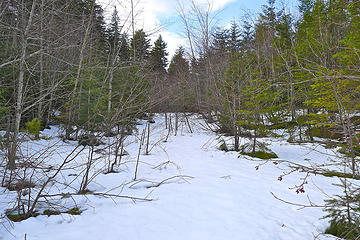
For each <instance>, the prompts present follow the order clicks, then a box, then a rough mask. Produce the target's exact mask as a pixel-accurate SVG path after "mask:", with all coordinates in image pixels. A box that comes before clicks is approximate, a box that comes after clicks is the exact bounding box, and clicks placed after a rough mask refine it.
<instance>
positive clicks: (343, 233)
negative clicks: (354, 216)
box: [325, 219, 360, 240]
mask: <svg viewBox="0 0 360 240" xmlns="http://www.w3.org/2000/svg"><path fill="white" fill-rule="evenodd" d="M325 233H326V234H331V235H334V236H336V237H339V238H344V239H348V240H355V239H359V236H360V226H359V224H354V223H348V222H346V221H345V220H343V219H341V220H332V221H331V222H330V227H328V228H327V229H326V231H325Z"/></svg>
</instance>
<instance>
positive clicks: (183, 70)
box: [169, 46, 190, 77]
mask: <svg viewBox="0 0 360 240" xmlns="http://www.w3.org/2000/svg"><path fill="white" fill-rule="evenodd" d="M189 73H190V70H189V62H188V61H187V60H186V58H185V49H184V48H183V47H182V46H180V47H179V48H178V49H177V50H176V52H175V55H174V57H173V58H172V59H171V62H170V66H169V75H170V76H174V77H179V76H187V77H188V76H189Z"/></svg>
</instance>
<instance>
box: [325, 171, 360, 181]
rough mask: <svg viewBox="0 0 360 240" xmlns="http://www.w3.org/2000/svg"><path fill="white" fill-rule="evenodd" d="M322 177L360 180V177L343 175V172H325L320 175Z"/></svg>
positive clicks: (348, 174)
mask: <svg viewBox="0 0 360 240" xmlns="http://www.w3.org/2000/svg"><path fill="white" fill-rule="evenodd" d="M320 174H321V175H323V176H325V177H339V178H352V179H355V180H360V176H357V175H355V176H354V175H352V174H350V173H341V172H324V173H320Z"/></svg>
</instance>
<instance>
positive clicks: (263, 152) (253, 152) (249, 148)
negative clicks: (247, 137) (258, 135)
mask: <svg viewBox="0 0 360 240" xmlns="http://www.w3.org/2000/svg"><path fill="white" fill-rule="evenodd" d="M240 154H242V155H248V156H250V157H255V158H260V159H272V158H278V156H277V155H276V153H274V152H273V151H271V149H269V148H268V147H267V145H266V144H265V143H260V142H253V143H247V144H244V145H242V146H241V147H240Z"/></svg>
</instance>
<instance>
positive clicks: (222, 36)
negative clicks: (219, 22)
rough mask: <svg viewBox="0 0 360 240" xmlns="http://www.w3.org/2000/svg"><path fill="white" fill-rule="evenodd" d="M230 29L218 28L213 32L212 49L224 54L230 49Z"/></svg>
mask: <svg viewBox="0 0 360 240" xmlns="http://www.w3.org/2000/svg"><path fill="white" fill-rule="evenodd" d="M228 44H229V30H228V29H224V28H217V29H216V30H215V32H214V34H213V43H212V49H213V51H214V52H215V53H216V54H217V55H219V54H220V55H224V54H225V53H226V52H227V50H228Z"/></svg>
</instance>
